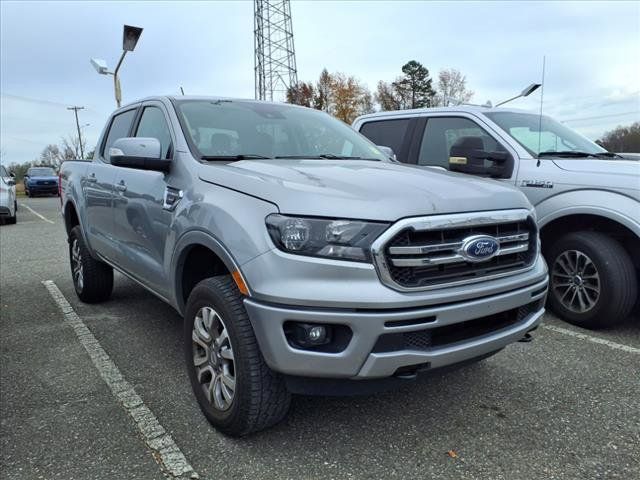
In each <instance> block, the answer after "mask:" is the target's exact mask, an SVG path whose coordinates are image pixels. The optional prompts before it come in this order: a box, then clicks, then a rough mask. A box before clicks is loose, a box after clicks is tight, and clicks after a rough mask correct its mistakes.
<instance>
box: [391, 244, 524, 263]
mask: <svg viewBox="0 0 640 480" xmlns="http://www.w3.org/2000/svg"><path fill="white" fill-rule="evenodd" d="M528 249H529V244H528V243H523V244H521V245H515V246H513V247H506V248H501V249H500V250H498V253H496V255H495V256H496V257H499V256H500V255H509V254H510V253H519V252H526V251H527V250H528ZM466 261H467V260H466V259H465V258H464V257H463V256H462V255H460V254H459V253H456V254H454V255H447V256H441V257H419V258H392V259H391V263H392V264H393V265H394V266H395V267H424V266H428V265H445V264H447V263H459V262H466Z"/></svg>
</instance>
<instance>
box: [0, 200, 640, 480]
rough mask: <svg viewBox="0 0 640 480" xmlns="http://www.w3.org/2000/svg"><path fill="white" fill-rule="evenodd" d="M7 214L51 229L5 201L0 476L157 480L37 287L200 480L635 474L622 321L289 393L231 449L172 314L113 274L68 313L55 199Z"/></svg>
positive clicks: (635, 415) (630, 341)
mask: <svg viewBox="0 0 640 480" xmlns="http://www.w3.org/2000/svg"><path fill="white" fill-rule="evenodd" d="M19 204H21V205H28V206H29V207H31V208H32V209H33V210H34V211H35V212H37V213H39V214H40V215H42V216H43V217H44V218H45V219H47V220H50V221H52V222H53V224H52V223H49V222H47V221H45V220H43V219H42V218H40V217H38V216H36V215H35V214H34V213H32V212H31V211H29V210H28V209H27V208H24V207H19V210H18V224H17V225H6V226H2V227H0V354H1V358H0V367H1V368H0V476H1V477H2V478H7V479H55V478H64V479H89V478H91V479H93V478H96V479H111V478H114V479H116V478H117V479H122V478H132V479H162V478H166V477H167V476H169V477H171V474H170V473H168V472H167V470H166V469H164V470H163V468H162V467H161V465H160V464H159V463H158V462H157V461H156V456H155V455H154V454H153V453H152V451H151V450H150V448H149V446H148V444H147V443H146V442H145V439H144V438H143V437H142V435H141V433H140V430H139V429H138V428H137V426H136V424H135V422H134V421H133V420H132V418H131V417H130V416H129V414H128V413H127V411H126V409H124V408H123V406H122V404H121V403H120V402H119V401H118V399H117V398H116V396H114V394H113V393H112V391H111V390H110V388H109V386H108V385H107V384H106V383H105V381H104V380H103V378H102V377H101V376H100V373H99V372H98V370H97V369H96V368H95V366H94V364H93V363H92V361H91V359H90V357H89V355H88V353H87V351H86V350H85V348H84V347H83V346H82V344H81V343H80V342H79V340H78V337H77V336H76V334H75V333H74V330H73V328H71V326H70V325H69V324H68V323H66V322H65V318H64V316H63V314H62V312H61V311H60V309H59V307H58V305H56V303H55V302H54V300H53V299H52V297H51V295H49V292H48V291H47V288H45V286H44V285H43V284H42V282H43V281H46V280H51V281H53V282H54V283H55V285H57V287H58V288H59V289H60V291H61V292H62V294H63V295H64V297H65V298H66V299H67V300H68V302H69V303H70V304H71V306H72V307H73V309H74V310H75V312H76V313H77V314H78V316H79V317H80V319H81V320H82V322H84V324H85V325H86V326H87V327H88V328H89V330H90V331H91V333H92V334H93V336H95V338H96V339H97V341H98V342H99V344H100V345H101V346H102V348H103V349H104V351H105V352H106V353H107V354H108V355H109V356H110V358H111V360H112V361H113V362H114V363H115V365H116V366H117V368H118V369H119V371H120V373H121V374H122V376H123V377H124V379H126V381H127V382H128V383H129V384H130V385H131V386H132V387H133V388H134V389H135V391H136V392H137V394H138V395H139V396H140V398H141V399H142V401H143V402H144V404H145V405H146V406H147V407H148V408H149V409H150V410H151V412H153V414H154V415H155V416H156V418H157V420H158V422H159V423H160V424H161V425H162V427H164V429H165V430H166V432H167V433H168V434H169V435H170V436H171V437H172V439H173V440H174V441H175V443H176V445H177V446H178V447H179V448H180V450H181V451H182V453H183V454H184V456H185V457H186V459H187V461H188V462H189V463H190V465H191V466H192V467H193V469H194V470H195V471H196V472H197V473H198V474H199V476H200V478H204V479H219V478H225V479H259V478H265V479H379V478H399V479H405V478H411V479H420V478H424V479H427V478H439V479H491V480H494V479H508V480H512V479H539V478H544V479H622V480H628V479H632V478H640V354H639V353H638V350H637V349H640V314H639V313H638V312H637V311H636V312H635V314H634V316H633V317H632V318H631V319H630V320H629V321H627V322H626V323H625V324H624V325H621V326H619V327H617V328H615V329H613V330H607V331H598V332H589V331H586V330H580V329H578V328H576V327H573V326H570V325H567V324H565V323H563V322H561V321H559V320H558V319H556V318H554V317H553V316H552V315H550V314H547V315H546V317H545V322H546V324H547V325H553V326H558V327H562V328H563V329H568V330H571V331H576V332H581V333H584V334H586V335H588V336H590V337H594V338H596V339H604V340H607V341H609V342H611V343H609V344H603V343H595V342H593V341H590V340H589V339H588V338H580V337H575V336H571V335H568V334H563V333H561V332H560V331H556V330H550V329H548V328H540V329H539V330H538V331H537V332H535V334H534V335H535V340H534V341H533V342H531V343H527V344H523V343H518V344H515V345H512V346H510V347H508V348H507V349H505V350H504V351H503V352H501V353H499V354H498V355H496V356H494V357H491V358H489V359H487V360H485V361H484V362H481V363H479V364H476V365H472V366H468V367H464V368H462V369H460V370H457V371H454V372H449V373H442V374H434V375H431V376H428V377H426V378H423V379H422V380H420V381H419V382H415V383H412V384H410V385H407V386H405V387H403V388H402V389H400V390H397V391H393V392H388V393H384V394H380V395H375V396H365V397H346V398H331V397H295V399H294V401H293V406H292V409H291V412H290V415H289V417H288V418H287V419H286V420H285V421H284V422H283V423H282V424H280V425H278V426H276V427H275V428H272V429H271V430H268V431H265V432H262V433H259V434H257V435H254V436H252V437H249V438H245V439H230V438H227V437H224V436H222V435H220V434H219V433H217V432H216V431H215V430H214V429H213V428H211V427H210V426H209V425H208V424H207V422H206V420H205V419H204V417H203V416H202V414H201V413H200V411H199V409H198V407H197V405H196V402H195V400H194V399H193V397H192V394H191V391H190V387H189V382H188V379H187V377H186V373H185V368H184V366H183V362H182V351H181V342H182V339H181V322H182V320H181V318H180V317H179V316H178V314H177V313H176V312H175V311H174V310H173V309H171V307H169V306H167V305H165V304H164V303H162V302H161V301H160V300H158V299H157V298H156V297H154V296H153V295H152V294H150V293H148V292H147V291H146V290H144V289H142V288H141V287H139V286H138V285H136V284H134V283H133V282H131V281H129V280H128V279H126V278H124V277H122V276H121V275H117V276H116V282H115V289H114V293H113V296H112V298H111V300H110V301H108V302H106V303H104V304H100V305H85V304H82V303H81V302H79V301H78V299H77V297H76V296H75V293H74V291H73V285H72V283H71V276H70V273H69V266H68V253H67V245H66V241H65V233H64V228H63V226H62V222H61V219H60V216H59V212H58V208H59V203H58V199H57V198H36V199H28V198H20V199H19ZM616 344H618V345H623V346H627V347H631V348H630V349H627V350H620V349H617V348H616V347H615V345H616ZM448 452H449V453H448Z"/></svg>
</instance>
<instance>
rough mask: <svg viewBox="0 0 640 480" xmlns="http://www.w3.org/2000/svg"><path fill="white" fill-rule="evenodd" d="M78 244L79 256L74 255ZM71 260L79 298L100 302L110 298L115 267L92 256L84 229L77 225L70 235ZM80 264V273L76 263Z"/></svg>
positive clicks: (74, 282)
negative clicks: (83, 233)
mask: <svg viewBox="0 0 640 480" xmlns="http://www.w3.org/2000/svg"><path fill="white" fill-rule="evenodd" d="M76 246H77V253H78V254H79V258H77V259H76V257H74V248H75V247H76ZM69 262H70V265H71V278H72V279H73V286H74V287H75V289H76V293H77V295H78V298H80V300H82V301H83V302H85V303H99V302H104V301H105V300H108V299H109V297H110V296H111V292H112V291H113V268H111V267H110V266H109V265H107V264H106V263H104V262H101V261H100V260H96V259H95V258H93V257H92V256H91V253H90V252H89V249H88V248H87V245H86V243H85V241H84V237H83V236H82V230H81V229H80V226H79V225H77V226H75V227H73V229H72V230H71V234H70V235H69ZM77 264H80V266H81V270H80V275H78V274H77V270H76V265H77Z"/></svg>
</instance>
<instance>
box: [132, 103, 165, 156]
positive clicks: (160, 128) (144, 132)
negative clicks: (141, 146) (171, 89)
mask: <svg viewBox="0 0 640 480" xmlns="http://www.w3.org/2000/svg"><path fill="white" fill-rule="evenodd" d="M136 137H151V138H156V139H158V141H160V147H161V151H162V158H168V157H167V155H168V154H169V152H170V150H171V134H170V133H169V126H168V125H167V121H166V120H165V118H164V114H163V113H162V110H160V109H159V108H158V107H145V109H144V111H143V112H142V117H141V118H140V123H139V124H138V130H137V132H136Z"/></svg>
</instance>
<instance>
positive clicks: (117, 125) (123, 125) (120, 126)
mask: <svg viewBox="0 0 640 480" xmlns="http://www.w3.org/2000/svg"><path fill="white" fill-rule="evenodd" d="M135 115H136V111H135V109H134V110H127V111H126V112H123V113H120V114H118V115H116V116H115V117H113V120H112V121H111V127H109V133H108V134H107V140H106V141H105V142H104V147H103V149H102V156H103V158H104V159H105V160H107V161H109V148H111V146H112V145H113V144H114V142H115V141H116V140H118V139H119V138H125V137H127V136H128V135H129V130H130V128H131V123H132V122H133V117H135Z"/></svg>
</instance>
